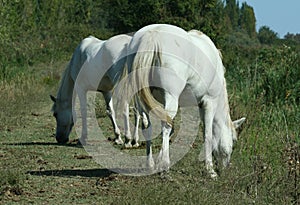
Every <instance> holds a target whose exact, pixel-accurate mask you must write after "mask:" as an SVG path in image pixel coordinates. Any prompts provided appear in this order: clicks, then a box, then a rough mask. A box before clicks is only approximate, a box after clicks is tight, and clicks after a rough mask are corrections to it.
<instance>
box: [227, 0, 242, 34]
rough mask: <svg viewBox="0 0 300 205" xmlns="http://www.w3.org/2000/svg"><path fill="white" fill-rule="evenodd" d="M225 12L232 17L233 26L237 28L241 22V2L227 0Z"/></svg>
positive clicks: (234, 28)
mask: <svg viewBox="0 0 300 205" xmlns="http://www.w3.org/2000/svg"><path fill="white" fill-rule="evenodd" d="M225 12H226V14H227V16H228V17H229V19H230V22H231V28H232V29H233V30H236V29H237V28H238V22H239V4H238V3H237V2H236V0H226V5H225Z"/></svg>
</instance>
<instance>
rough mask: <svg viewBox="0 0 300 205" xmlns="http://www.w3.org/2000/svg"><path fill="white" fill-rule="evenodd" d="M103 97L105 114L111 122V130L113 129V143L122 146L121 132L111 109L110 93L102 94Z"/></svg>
mask: <svg viewBox="0 0 300 205" xmlns="http://www.w3.org/2000/svg"><path fill="white" fill-rule="evenodd" d="M103 96H104V99H105V103H106V112H107V114H108V116H109V118H110V120H111V122H112V125H113V129H114V134H115V139H114V141H115V143H116V144H123V140H122V138H121V132H120V129H119V127H118V125H117V123H116V114H115V110H114V108H113V101H112V95H111V92H103Z"/></svg>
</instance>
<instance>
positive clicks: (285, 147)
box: [0, 62, 300, 204]
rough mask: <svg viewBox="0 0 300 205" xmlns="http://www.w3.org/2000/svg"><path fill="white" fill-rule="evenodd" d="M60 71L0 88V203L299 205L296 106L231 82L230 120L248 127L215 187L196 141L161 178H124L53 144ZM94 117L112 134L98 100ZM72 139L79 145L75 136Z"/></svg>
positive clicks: (35, 70) (25, 76) (20, 76)
mask: <svg viewBox="0 0 300 205" xmlns="http://www.w3.org/2000/svg"><path fill="white" fill-rule="evenodd" d="M65 64H66V63H64V62H58V63H56V64H50V65H48V64H40V65H39V66H32V67H27V68H25V69H23V70H24V71H28V70H29V71H31V72H28V73H25V72H24V71H18V72H16V73H15V74H13V77H11V78H9V79H4V78H2V79H1V81H0V97H1V99H2V100H1V102H0V107H1V109H2V111H1V114H0V147H1V149H0V167H1V169H0V204H12V203H15V202H18V203H21V204H28V203H34V204H57V203H61V204H299V203H300V199H299V194H300V193H299V190H300V188H299V170H300V165H299V158H300V154H299V150H300V149H299V136H300V135H299V129H298V126H299V122H300V115H299V113H300V112H299V105H297V103H295V104H291V103H287V104H270V105H267V104H265V102H264V98H263V97H257V96H255V95H254V94H253V93H251V92H252V91H253V89H251V83H252V82H250V81H249V82H247V83H245V84H243V85H239V83H235V82H234V81H232V80H231V79H232V78H231V77H230V76H229V77H228V79H229V80H228V86H229V95H230V96H231V97H230V103H231V110H232V116H233V118H234V119H235V118H238V117H241V116H244V115H246V117H247V121H246V124H245V125H244V126H243V129H242V130H240V135H239V139H238V142H237V144H236V145H235V148H234V153H233V155H232V165H231V166H230V167H229V168H228V169H225V170H220V173H221V175H220V177H219V179H218V180H217V181H214V180H211V179H209V178H208V177H207V176H206V173H205V171H204V164H203V163H201V162H199V161H198V155H199V153H200V149H201V146H202V140H201V139H200V138H201V134H199V135H200V136H199V137H198V138H197V139H196V141H195V142H194V144H193V146H192V148H191V150H190V151H189V153H188V154H187V155H186V156H185V157H184V158H183V159H182V160H180V161H179V162H178V163H177V164H176V165H174V166H173V167H171V169H170V171H169V172H168V173H167V174H154V175H151V176H144V177H131V176H124V175H120V174H116V173H112V172H110V171H109V170H107V169H106V168H105V167H101V166H100V165H99V164H97V163H96V162H95V161H93V159H91V158H90V157H88V153H86V151H85V150H84V149H83V148H81V147H78V146H76V143H75V142H71V143H70V144H68V145H65V146H63V145H59V144H57V143H56V142H55V139H54V137H53V134H54V132H55V120H54V118H53V117H52V114H51V112H50V109H51V105H52V103H51V100H50V99H49V94H55V93H56V90H57V86H58V83H59V76H60V74H61V73H62V70H63V68H64V66H65ZM12 72H13V71H12ZM228 73H229V74H228ZM10 75H12V74H10ZM227 75H230V72H229V71H228V72H227ZM247 85H248V87H246V89H245V90H246V91H245V90H243V89H241V86H247ZM250 91H251V92H250ZM247 92H248V93H247ZM245 98H246V100H245ZM97 112H98V113H99V114H98V117H99V122H101V124H102V125H101V126H102V128H103V129H104V134H105V135H107V136H110V135H113V132H112V129H111V125H110V122H109V119H108V117H106V116H105V114H104V113H105V112H104V103H103V101H102V102H101V103H99V107H98V110H97ZM71 138H72V139H76V138H77V136H76V133H75V132H74V131H73V132H72V133H71ZM128 152H133V153H135V152H141V153H143V152H144V148H140V149H136V150H129V151H128Z"/></svg>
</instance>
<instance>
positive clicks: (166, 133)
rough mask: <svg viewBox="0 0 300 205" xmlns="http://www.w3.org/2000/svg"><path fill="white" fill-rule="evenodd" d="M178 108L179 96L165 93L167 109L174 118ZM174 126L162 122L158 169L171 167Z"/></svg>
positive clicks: (163, 169) (165, 169)
mask: <svg viewBox="0 0 300 205" xmlns="http://www.w3.org/2000/svg"><path fill="white" fill-rule="evenodd" d="M177 109H178V97H175V96H173V95H171V94H169V93H168V92H166V93H165V110H166V111H167V112H168V115H169V116H170V117H171V118H172V119H173V118H174V117H175V115H176V113H177ZM171 131H172V126H171V125H169V124H168V123H167V122H165V121H163V122H162V138H163V142H162V147H161V150H160V153H159V155H158V159H157V169H158V171H167V170H169V168H170V157H169V141H170V133H171Z"/></svg>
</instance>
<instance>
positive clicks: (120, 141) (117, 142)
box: [115, 139, 124, 145]
mask: <svg viewBox="0 0 300 205" xmlns="http://www.w3.org/2000/svg"><path fill="white" fill-rule="evenodd" d="M115 143H116V144H117V145H122V144H124V142H123V140H122V139H115Z"/></svg>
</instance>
